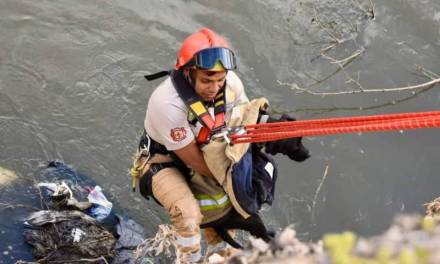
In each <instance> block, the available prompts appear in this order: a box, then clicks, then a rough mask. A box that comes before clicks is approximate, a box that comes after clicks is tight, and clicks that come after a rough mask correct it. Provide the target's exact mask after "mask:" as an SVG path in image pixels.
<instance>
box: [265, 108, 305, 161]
mask: <svg viewBox="0 0 440 264" xmlns="http://www.w3.org/2000/svg"><path fill="white" fill-rule="evenodd" d="M295 120H296V119H295V118H293V117H290V116H289V115H287V114H283V115H282V116H281V117H280V118H279V119H275V118H271V117H269V119H268V120H267V122H268V123H273V122H283V121H295ZM301 141H302V137H296V138H289V139H281V140H277V141H271V142H267V143H266V147H265V150H264V151H265V152H266V153H268V154H272V155H275V154H278V153H281V154H284V155H287V156H288V157H289V159H291V160H294V161H298V162H301V161H305V160H306V159H308V158H310V151H309V150H308V149H307V148H306V147H304V145H303V144H302V142H301Z"/></svg>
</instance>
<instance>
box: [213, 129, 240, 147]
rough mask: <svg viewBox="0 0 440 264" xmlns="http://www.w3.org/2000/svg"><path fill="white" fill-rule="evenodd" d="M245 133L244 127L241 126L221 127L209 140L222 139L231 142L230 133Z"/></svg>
mask: <svg viewBox="0 0 440 264" xmlns="http://www.w3.org/2000/svg"><path fill="white" fill-rule="evenodd" d="M243 134H246V129H245V128H244V127H243V126H235V127H228V128H223V129H221V130H220V132H218V133H216V134H214V135H212V136H211V140H224V141H226V142H227V143H228V144H231V139H230V137H229V136H230V135H243Z"/></svg>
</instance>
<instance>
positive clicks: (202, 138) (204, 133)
mask: <svg viewBox="0 0 440 264" xmlns="http://www.w3.org/2000/svg"><path fill="white" fill-rule="evenodd" d="M210 133H211V130H210V129H209V128H207V127H205V126H204V127H202V129H200V132H199V135H198V136H197V143H198V144H204V143H206V141H208V137H209V134H210Z"/></svg>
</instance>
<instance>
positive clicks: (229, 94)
mask: <svg viewBox="0 0 440 264" xmlns="http://www.w3.org/2000/svg"><path fill="white" fill-rule="evenodd" d="M248 101H249V100H248V98H247V96H246V93H245V91H244V88H243V83H242V82H241V80H240V78H239V77H238V76H237V75H236V74H235V73H234V72H232V71H228V74H227V75H226V115H225V120H226V122H227V121H228V120H229V118H230V116H231V110H232V108H233V107H235V106H237V105H239V104H242V103H246V102H248ZM208 110H209V112H210V114H211V116H212V117H213V119H214V108H213V107H210V108H209V109H208ZM188 111H189V110H188V108H187V107H186V105H185V103H184V102H183V100H182V99H181V98H180V96H179V94H178V93H177V91H176V89H175V88H174V86H173V83H172V81H171V78H170V77H168V78H167V79H166V80H165V81H163V82H162V83H161V84H160V85H159V86H158V87H157V88H156V89H155V90H154V91H153V93H152V94H151V97H150V99H149V101H148V107H147V113H146V115H145V121H144V127H145V130H146V131H147V134H148V135H149V136H150V137H151V138H152V139H154V140H155V141H157V142H158V143H160V144H162V145H164V146H165V147H166V148H167V149H168V150H170V151H173V150H177V149H181V148H183V147H185V146H187V145H188V144H189V143H191V141H192V140H194V139H195V138H197V135H198V133H199V131H200V129H201V128H202V125H201V124H200V123H199V122H197V123H196V124H195V125H192V124H190V123H189V122H188Z"/></svg>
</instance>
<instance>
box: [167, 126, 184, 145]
mask: <svg viewBox="0 0 440 264" xmlns="http://www.w3.org/2000/svg"><path fill="white" fill-rule="evenodd" d="M170 135H171V137H172V138H173V140H174V141H176V142H179V141H182V140H184V139H185V138H186V129H185V128H184V127H176V128H173V129H171V131H170Z"/></svg>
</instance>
